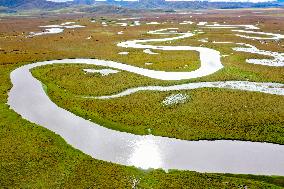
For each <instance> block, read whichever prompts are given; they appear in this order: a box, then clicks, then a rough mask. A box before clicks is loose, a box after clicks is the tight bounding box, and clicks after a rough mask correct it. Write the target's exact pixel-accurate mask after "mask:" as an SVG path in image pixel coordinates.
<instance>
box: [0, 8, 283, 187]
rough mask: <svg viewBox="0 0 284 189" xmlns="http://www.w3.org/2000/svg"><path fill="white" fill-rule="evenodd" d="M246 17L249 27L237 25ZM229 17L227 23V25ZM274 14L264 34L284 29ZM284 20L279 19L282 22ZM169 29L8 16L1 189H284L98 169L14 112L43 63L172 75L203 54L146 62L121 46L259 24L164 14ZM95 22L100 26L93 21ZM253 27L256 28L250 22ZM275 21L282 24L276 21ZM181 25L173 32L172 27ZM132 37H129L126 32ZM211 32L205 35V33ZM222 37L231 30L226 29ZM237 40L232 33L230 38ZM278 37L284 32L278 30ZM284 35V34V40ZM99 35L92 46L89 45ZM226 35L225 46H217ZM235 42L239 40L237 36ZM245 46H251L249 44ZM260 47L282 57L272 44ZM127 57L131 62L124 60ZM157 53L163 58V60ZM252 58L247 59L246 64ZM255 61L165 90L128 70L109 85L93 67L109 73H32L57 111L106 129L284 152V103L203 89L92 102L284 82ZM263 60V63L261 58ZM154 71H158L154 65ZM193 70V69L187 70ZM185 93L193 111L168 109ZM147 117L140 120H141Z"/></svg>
mask: <svg viewBox="0 0 284 189" xmlns="http://www.w3.org/2000/svg"><path fill="white" fill-rule="evenodd" d="M237 14H242V15H243V14H244V15H247V17H246V16H244V19H241V21H239V20H237V19H236V18H235V17H236V15H237ZM224 15H225V16H224ZM271 15H272V14H271V13H270V11H269V10H268V11H267V15H266V14H265V15H264V16H263V18H262V22H263V23H261V24H262V26H263V29H264V30H265V31H271V32H276V31H278V30H281V28H283V25H284V21H282V20H281V19H277V22H276V21H275V22H276V24H274V20H275V15H272V16H271ZM281 15H284V13H279V14H278V15H277V16H279V17H281ZM159 16H160V18H159V21H160V22H164V21H167V23H166V24H163V25H145V24H142V25H141V26H134V27H121V26H116V25H114V24H110V26H107V27H103V26H102V25H101V24H100V20H101V21H102V20H104V21H107V22H109V23H110V21H111V20H114V19H113V17H112V16H110V15H108V16H105V17H104V18H102V17H100V16H97V17H96V16H90V15H87V16H82V15H63V16H57V17H55V16H50V17H42V18H37V17H36V18H34V17H27V18H18V17H13V18H9V17H5V18H3V19H2V20H0V23H1V24H0V70H1V74H0V79H1V85H0V103H1V104H0V120H1V122H0V136H1V137H0V156H1V161H0V162H1V163H0V188H282V187H284V178H283V177H280V176H257V175H233V174H217V173H215V174H212V173H197V172H192V171H178V170H171V171H169V172H165V171H163V170H159V169H158V170H141V169H137V168H134V167H127V166H121V165H117V164H113V163H109V162H105V161H101V160H96V159H93V158H91V157H90V156H88V155H85V154H83V153H82V152H80V151H79V150H76V149H74V148H73V147H71V146H70V145H68V144H67V143H66V142H65V141H64V140H63V139H62V138H61V137H60V136H58V135H56V134H55V133H53V132H51V131H49V130H47V129H45V128H43V127H41V126H39V125H35V124H33V123H30V122H28V121H27V120H25V119H23V118H21V116H19V115H18V114H16V113H15V112H14V111H12V110H11V109H10V108H9V106H8V105H7V104H6V103H7V97H8V91H9V89H10V88H11V87H12V86H11V82H10V78H9V74H10V72H11V71H12V70H14V69H16V68H17V67H19V66H21V65H24V64H29V63H32V62H36V61H44V60H54V59H63V58H97V59H105V60H114V61H117V62H124V63H127V64H131V65H136V66H140V67H145V68H150V69H155V70H165V71H172V70H174V71H190V70H195V69H196V68H198V67H199V65H200V62H199V59H198V54H197V53H196V52H170V53H167V52H164V51H157V52H158V53H160V55H162V56H160V55H158V56H156V55H147V54H145V53H143V52H142V50H141V49H140V50H138V49H125V48H120V47H117V46H116V44H117V43H118V42H121V41H125V40H130V39H146V38H149V39H151V38H159V37H164V36H158V35H157V36H156V35H154V36H153V35H149V34H146V32H147V31H148V30H155V29H161V28H167V27H179V28H180V31H188V30H191V29H194V27H195V26H190V25H186V26H184V25H179V24H178V23H179V22H181V21H182V20H193V21H196V22H198V21H204V19H207V20H206V21H220V22H223V21H226V22H230V23H232V24H234V23H235V24H237V23H239V22H244V23H246V24H251V23H255V22H256V20H257V19H258V17H257V16H251V14H250V13H249V11H248V12H246V11H244V10H240V12H239V13H236V12H232V13H227V12H226V11H225V12H224V14H221V13H220V12H218V11H217V12H215V13H214V14H213V13H212V11H208V15H196V16H194V18H188V17H186V16H180V17H179V16H175V15H159ZM155 17H156V15H154V16H151V15H148V17H146V16H145V18H143V19H144V20H143V21H142V22H149V21H156V20H155ZM91 18H95V19H96V20H97V22H96V23H91V22H90V19H91ZM246 18H247V19H246ZM272 20H273V22H272ZM66 21H75V22H76V23H78V24H81V25H86V26H87V27H86V28H79V29H74V30H73V29H66V30H65V32H64V33H61V34H56V35H45V36H39V37H33V38H26V36H27V34H28V33H29V32H34V31H41V30H42V28H39V27H38V26H40V25H48V24H60V23H63V22H66ZM172 22H173V23H172ZM119 31H124V34H123V35H117V32H119ZM205 31H206V30H205ZM220 31H223V30H220ZM223 32H224V33H225V32H228V33H229V32H230V31H223ZM278 32H279V31H278ZM280 32H282V33H283V31H280ZM211 35H213V34H210V31H206V32H205V34H202V35H201V36H196V37H198V38H200V39H202V38H207V37H208V38H209V39H210V37H211V38H212V40H216V41H219V40H220V41H222V40H228V38H226V37H225V36H227V34H226V35H225V34H223V33H220V34H219V35H215V34H214V36H211ZM89 36H91V39H90V40H88V39H86V38H88V37H89ZM216 36H218V37H216ZM228 36H230V37H231V38H232V40H234V41H239V40H241V39H236V37H235V36H233V35H231V34H228ZM242 40H243V39H242ZM160 44H162V43H160ZM188 44H191V45H200V44H199V43H198V42H196V41H195V40H192V39H185V40H181V41H175V42H172V43H171V45H188ZM253 44H255V45H256V46H257V45H259V46H257V47H259V48H267V49H268V50H275V51H281V45H284V43H283V42H282V41H279V44H280V46H279V45H275V44H273V43H271V44H270V42H269V46H267V47H262V46H260V44H258V43H257V41H253ZM206 45H208V47H210V48H215V49H217V50H219V51H221V52H222V53H224V54H230V53H233V52H232V50H231V47H230V45H224V46H223V45H222V46H220V45H217V44H211V43H208V44H206ZM122 51H128V52H129V55H119V54H118V53H119V52H122ZM155 52H156V51H155ZM243 55H244V56H243ZM250 57H252V55H250V54H247V53H245V54H242V53H234V54H232V56H230V57H224V58H223V60H222V62H223V64H224V66H225V68H224V69H223V70H221V71H219V72H218V73H216V74H214V75H211V76H207V77H204V78H199V79H194V80H188V81H180V82H165V81H159V80H153V79H149V78H147V77H142V76H139V75H136V74H132V73H128V72H124V71H121V72H119V73H117V74H113V75H109V76H104V77H102V76H100V75H99V74H85V73H84V72H83V69H84V68H102V67H96V66H86V65H81V64H78V65H52V66H43V67H40V68H36V69H34V70H33V75H34V76H35V77H37V78H38V79H39V80H41V81H42V83H43V86H44V87H45V90H46V91H47V93H48V95H49V96H50V98H51V99H52V100H53V102H55V103H56V104H57V105H58V106H60V107H63V108H65V109H67V110H69V111H71V112H73V113H75V114H77V115H79V116H82V117H84V118H88V119H91V120H92V121H94V122H97V123H100V124H102V125H103V126H105V127H109V128H112V129H116V130H121V131H126V132H131V133H136V134H142V135H143V134H149V133H148V129H151V134H154V135H160V136H168V137H175V138H181V139H187V140H200V139H238V140H250V141H266V142H272V143H278V144H284V137H283V136H284V135H283V133H284V128H283V123H284V116H283V115H284V110H283V106H284V98H283V97H282V96H276V95H267V94H262V93H253V92H245V91H236V90H223V89H197V90H185V91H181V92H139V93H136V94H133V95H131V96H127V97H123V98H118V99H113V100H94V99H84V98H82V96H89V95H94V96H99V95H107V94H113V93H117V92H119V91H122V90H125V89H127V88H130V87H137V86H147V85H172V84H177V83H185V82H196V81H224V80H249V81H273V82H280V83H284V78H283V71H284V70H283V68H272V67H265V66H258V65H250V64H247V63H245V59H246V58H250ZM253 57H255V56H253ZM145 62H153V64H152V65H145ZM185 65H187V66H185ZM176 93H183V94H187V95H188V96H189V97H190V98H189V99H188V100H187V101H186V103H184V104H178V105H173V106H163V105H162V104H161V102H162V101H163V99H164V98H165V97H167V96H169V95H171V94H176ZM138 115H139V116H138Z"/></svg>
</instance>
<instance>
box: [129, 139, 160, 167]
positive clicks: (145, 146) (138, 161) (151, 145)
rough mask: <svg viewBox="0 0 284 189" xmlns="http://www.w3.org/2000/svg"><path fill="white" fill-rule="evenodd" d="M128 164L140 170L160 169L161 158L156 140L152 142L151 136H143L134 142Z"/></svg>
mask: <svg viewBox="0 0 284 189" xmlns="http://www.w3.org/2000/svg"><path fill="white" fill-rule="evenodd" d="M128 163H129V164H130V165H134V166H135V167H140V168H142V169H149V168H161V167H162V158H161V152H160V149H159V146H158V144H157V140H156V141H155V140H153V137H152V136H145V137H143V138H142V139H141V140H138V141H135V143H134V144H133V152H132V154H131V155H130V158H129V160H128Z"/></svg>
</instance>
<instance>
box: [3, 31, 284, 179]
mask: <svg viewBox="0 0 284 189" xmlns="http://www.w3.org/2000/svg"><path fill="white" fill-rule="evenodd" d="M188 35H189V34H188ZM189 36H190V35H189ZM135 43H137V41H136V42H135ZM132 44H133V42H128V43H124V44H121V45H122V46H123V45H124V46H125V45H126V46H128V47H129V46H131V45H132ZM141 48H142V47H141ZM143 48H147V49H153V46H149V45H144V47H143ZM164 48H168V49H170V50H171V48H172V47H164ZM180 48H182V47H180ZM157 49H161V47H160V48H157ZM206 49H207V48H202V47H196V48H195V47H186V50H197V51H198V52H199V53H200V56H202V53H203V54H204V56H205V55H206V52H208V53H209V55H212V57H211V58H210V61H208V59H202V58H201V68H200V69H199V71H198V72H197V73H196V71H193V72H181V73H180V72H170V73H168V72H163V71H155V70H148V69H144V68H138V67H135V66H130V65H126V64H123V63H117V62H113V61H104V60H97V59H66V60H54V61H45V62H38V63H33V64H29V65H24V66H21V67H19V68H17V69H16V70H14V71H13V72H12V73H11V81H12V84H13V87H12V89H11V91H10V93H9V98H8V104H9V105H10V107H11V108H12V109H13V110H14V111H16V112H17V113H18V114H20V115H21V116H22V117H23V118H25V119H27V120H29V121H30V122H33V123H36V124H38V125H41V126H43V127H45V128H47V129H49V130H51V131H54V132H55V133H57V134H59V135H60V136H61V137H62V138H64V139H65V140H66V142H67V143H69V144H70V145H72V146H73V147H75V148H77V149H79V150H81V151H82V152H84V153H86V154H89V155H91V156H92V157H94V158H96V159H100V160H105V161H110V162H113V163H118V164H122V165H133V166H136V167H141V168H144V169H147V168H163V169H182V170H193V171H199V172H221V173H245V174H262V175H284V161H283V160H284V145H277V144H269V143H260V142H249V141H247V142H246V141H230V140H217V141H185V140H179V139H173V138H166V137H159V136H152V135H147V136H139V135H134V134H130V133H125V132H119V131H115V130H111V129H107V128H105V127H102V126H100V125H98V124H96V123H93V122H91V121H88V120H85V119H83V118H81V117H78V116H76V115H74V114H73V113H71V112H68V111H66V110H64V109H63V108H60V107H58V106H57V105H56V104H55V103H53V102H52V101H51V100H50V99H49V97H48V96H47V95H46V93H45V92H44V90H43V88H42V84H41V82H40V81H38V80H37V79H35V78H34V77H33V76H32V74H31V72H30V69H32V68H35V67H38V66H43V65H48V64H62V63H72V64H76V63H84V64H92V65H101V66H107V67H110V68H115V69H119V70H125V71H129V72H132V73H136V74H140V75H144V76H146V77H152V78H158V79H165V80H167V79H169V80H180V79H188V78H195V77H199V76H204V75H208V74H212V73H214V72H216V71H218V70H219V69H221V68H222V67H223V66H222V64H221V62H220V53H219V52H218V51H215V50H212V49H207V51H206ZM165 50H167V49H165ZM180 50H181V49H180ZM183 50H184V49H183ZM207 56H208V54H207ZM231 82H232V81H231ZM233 82H241V81H233ZM244 83H246V84H248V85H252V86H259V85H263V86H264V88H265V86H266V85H267V86H268V87H266V88H265V90H263V88H261V87H260V88H257V87H256V89H255V90H250V91H258V92H266V93H269V92H267V91H269V90H271V91H273V90H274V91H277V94H278V95H283V90H284V88H283V86H282V84H273V83H270V84H269V83H268V84H259V83H250V82H244ZM200 84H201V85H202V83H200ZM195 85H196V84H195ZM197 85H198V84H197ZM206 85H207V84H206ZM217 85H218V83H217ZM248 85H247V86H245V87H244V88H236V89H239V90H247V89H248V88H250V89H251V88H253V87H250V86H248ZM214 86H215V85H214V84H212V85H211V84H210V85H209V87H214ZM222 86H223V88H226V86H227V85H226V83H225V84H223V85H222ZM238 86H239V85H238ZM246 87H247V89H246ZM259 89H260V90H259ZM136 90H137V89H136ZM271 94H275V93H273V92H272V93H271ZM122 96H123V95H122Z"/></svg>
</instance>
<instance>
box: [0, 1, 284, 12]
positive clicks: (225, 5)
mask: <svg viewBox="0 0 284 189" xmlns="http://www.w3.org/2000/svg"><path fill="white" fill-rule="evenodd" d="M281 2H282V3H281ZM283 2H284V0H279V1H277V2H266V3H248V2H242V3H241V2H206V1H190V2H185V1H181V2H166V1H165V0H140V1H139V2H129V1H128V2H126V1H115V0H108V1H107V2H97V1H95V0H74V1H73V2H65V3H59V2H51V1H46V0H0V6H2V7H8V8H10V9H35V8H39V9H58V8H64V7H68V6H76V5H100V6H101V5H105V6H104V7H102V8H103V10H104V9H106V10H107V11H109V10H111V9H113V10H114V11H115V12H117V11H116V8H114V7H113V6H116V7H125V8H130V9H166V10H175V9H208V8H209V9H210V8H219V9H229V8H251V7H279V6H283V4H284V3H283ZM107 5H111V6H112V7H107ZM91 9H92V8H90V9H88V11H90V10H91ZM93 10H94V11H102V10H98V9H96V8H93ZM91 11H92V10H91ZM120 11H122V10H120ZM122 12H123V11H122Z"/></svg>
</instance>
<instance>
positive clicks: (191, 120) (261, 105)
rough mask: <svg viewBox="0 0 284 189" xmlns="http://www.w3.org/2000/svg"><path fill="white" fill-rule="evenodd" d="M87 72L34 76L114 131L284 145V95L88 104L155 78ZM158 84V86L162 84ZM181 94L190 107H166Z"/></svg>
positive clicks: (66, 69) (195, 93)
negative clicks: (167, 102)
mask: <svg viewBox="0 0 284 189" xmlns="http://www.w3.org/2000/svg"><path fill="white" fill-rule="evenodd" d="M83 68H91V66H81V65H60V66H57V65H54V66H46V67H41V68H37V69H35V70H34V71H33V73H34V75H35V76H36V77H37V78H39V79H40V80H41V81H42V82H43V83H44V84H45V85H47V87H48V94H49V96H50V97H51V99H52V100H53V101H54V102H55V103H57V104H58V105H59V106H61V107H63V108H65V109H67V110H69V111H71V112H74V113H75V114H77V115H79V116H82V117H85V118H87V119H91V120H93V121H94V122H98V123H101V124H103V125H104V126H106V127H109V128H112V129H116V130H121V131H126V132H131V133H135V134H148V129H151V131H152V132H151V133H152V134H154V135H161V136H167V137H174V138H180V139H187V140H200V139H211V140H212V139H237V140H251V141H265V142H273V143H280V144H284V138H283V134H284V130H283V127H282V126H283V124H284V117H283V115H284V110H283V106H284V97H283V96H277V95H268V94H264V93H258V92H246V91H238V90H225V89H196V90H185V91H171V92H153V91H149V92H147V91H146V92H139V93H136V94H132V95H129V96H125V97H121V98H117V99H109V100H95V99H85V98H83V96H99V95H106V94H113V93H117V92H119V91H122V90H125V89H127V88H129V87H136V86H144V85H149V84H151V79H148V78H145V77H143V76H137V75H135V74H129V73H127V72H120V73H118V74H113V75H109V76H100V74H85V73H84V72H83ZM95 68H96V69H99V68H100V67H95ZM159 82H160V81H158V83H159ZM153 83H154V84H157V80H153V81H152V84H153ZM160 83H162V84H163V83H166V82H160ZM167 84H169V83H167ZM177 93H185V94H187V95H188V96H189V97H190V98H189V99H188V101H187V102H186V103H184V104H179V105H174V106H164V105H163V104H162V101H163V99H165V98H166V97H167V96H169V95H171V94H177Z"/></svg>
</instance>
